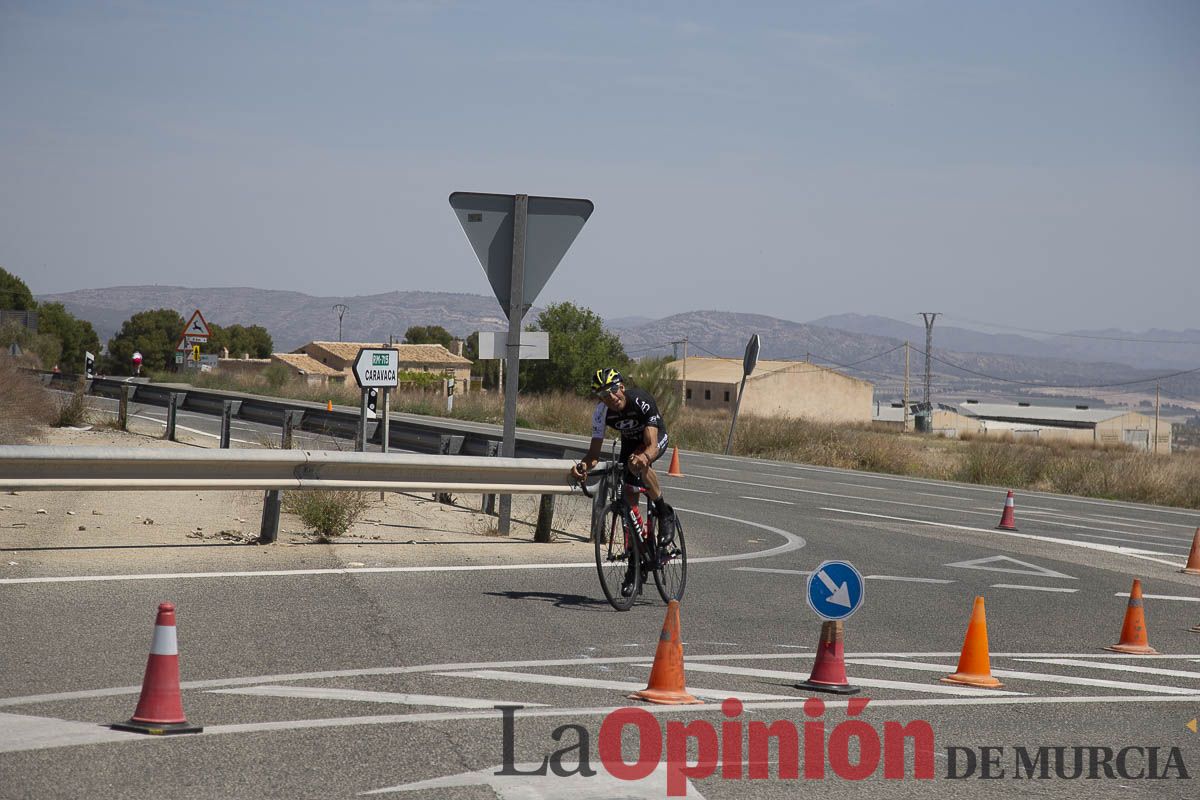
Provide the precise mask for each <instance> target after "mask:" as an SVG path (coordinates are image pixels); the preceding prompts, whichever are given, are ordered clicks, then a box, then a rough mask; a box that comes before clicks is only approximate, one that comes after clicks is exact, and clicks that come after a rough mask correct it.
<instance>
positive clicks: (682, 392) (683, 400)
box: [671, 336, 688, 408]
mask: <svg viewBox="0 0 1200 800" xmlns="http://www.w3.org/2000/svg"><path fill="white" fill-rule="evenodd" d="M677 344H681V345H683V364H682V366H683V377H682V379H681V381H680V386H679V405H680V407H681V408H682V407H686V406H687V345H688V339H687V337H686V336H685V337H683V338H682V339H676V340H675V341H673V342H671V347H672V348H674V347H675V345H677ZM675 356H676V357H678V356H679V351H678V350H675Z"/></svg>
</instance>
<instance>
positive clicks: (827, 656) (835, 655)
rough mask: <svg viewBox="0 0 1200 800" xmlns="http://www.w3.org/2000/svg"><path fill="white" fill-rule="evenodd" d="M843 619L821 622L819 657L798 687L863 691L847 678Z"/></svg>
mask: <svg viewBox="0 0 1200 800" xmlns="http://www.w3.org/2000/svg"><path fill="white" fill-rule="evenodd" d="M843 642H844V633H843V630H842V621H841V620H833V621H831V620H826V621H825V622H822V623H821V641H820V642H819V643H818V644H817V657H816V660H815V661H814V662H813V668H812V673H811V674H810V675H809V676H808V680H806V681H804V682H803V683H798V684H796V688H797V689H807V690H809V691H813V692H830V693H832V694H857V693H858V692H860V691H862V689H860V688H859V687H857V686H851V685H850V681H848V680H846V653H845V649H844V645H843Z"/></svg>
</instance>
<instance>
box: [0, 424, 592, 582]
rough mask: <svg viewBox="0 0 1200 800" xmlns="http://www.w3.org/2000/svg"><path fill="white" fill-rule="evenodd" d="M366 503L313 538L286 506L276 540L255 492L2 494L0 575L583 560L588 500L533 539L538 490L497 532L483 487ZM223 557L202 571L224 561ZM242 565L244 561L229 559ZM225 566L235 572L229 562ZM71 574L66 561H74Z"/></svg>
mask: <svg viewBox="0 0 1200 800" xmlns="http://www.w3.org/2000/svg"><path fill="white" fill-rule="evenodd" d="M40 444H45V445H59V446H61V445H66V446H80V447H122V448H149V447H157V448H172V447H187V446H188V445H186V444H179V443H174V442H169V441H165V440H163V439H159V438H152V437H149V436H144V435H139V434H136V433H125V432H122V431H118V430H114V429H111V428H104V427H100V428H92V429H88V430H76V429H68V428H53V429H50V430H48V431H46V434H45V436H44V438H43V439H42V440H41V442H40ZM366 495H367V497H368V499H369V503H370V506H369V508H368V510H367V511H366V513H365V514H363V516H362V518H361V519H360V520H359V521H358V522H357V523H356V524H355V525H354V526H353V527H352V528H351V530H350V531H349V532H347V534H345V535H343V536H341V537H338V538H337V539H336V540H334V541H333V542H332V543H318V542H317V541H316V540H315V538H314V537H313V536H312V535H311V533H310V532H309V531H306V530H305V527H304V525H303V523H302V522H301V521H300V519H299V518H298V517H296V516H294V515H292V514H288V513H284V514H283V515H282V517H281V519H280V527H279V537H278V540H277V543H276V544H274V545H268V546H259V545H257V544H255V540H256V539H257V537H258V531H259V525H260V522H261V517H262V503H263V493H262V492H258V491H238V492H218V491H205V492H197V491H103V492H101V491H93V492H33V491H26V490H21V491H19V492H15V493H14V492H0V576H3V577H6V578H13V577H22V576H23V575H26V574H32V575H41V574H46V573H48V572H50V571H52V570H54V569H55V566H56V565H58V566H59V567H68V566H69V565H72V564H73V565H74V566H75V567H76V568H82V567H84V566H88V567H89V568H94V569H97V570H99V571H102V572H105V573H107V572H110V571H113V570H114V569H120V570H122V571H125V570H128V571H140V570H141V569H146V568H150V566H151V565H153V568H155V569H163V568H166V569H170V568H171V565H172V564H173V563H175V562H178V563H177V564H176V566H179V567H180V568H183V567H185V566H186V565H189V564H191V565H193V566H194V565H195V562H196V561H197V559H203V558H204V557H205V556H206V555H207V554H213V555H217V554H218V548H220V549H222V550H223V549H227V548H230V547H234V548H238V549H240V550H252V551H253V552H254V553H255V556H254V557H253V558H252V559H251V561H252V563H255V564H259V565H262V566H264V567H265V566H266V565H275V566H278V567H281V568H287V566H288V565H289V564H292V563H295V564H297V565H301V564H303V565H304V566H311V565H312V564H313V563H314V562H315V563H319V564H330V565H335V566H336V565H338V564H343V565H347V566H404V565H414V566H417V565H454V564H471V565H479V564H481V563H535V562H551V563H552V562H569V561H587V560H590V559H591V557H592V546H591V544H590V543H589V542H588V541H587V529H588V523H589V519H590V502H591V501H589V500H587V499H586V498H583V497H581V496H571V497H559V498H556V502H555V518H554V535H553V541H551V542H550V543H548V544H538V543H535V542H534V541H533V523H534V521H535V520H536V518H537V500H538V498H537V497H526V496H515V497H514V498H513V508H514V510H513V526H512V528H513V531H512V534H511V535H510V536H507V537H502V536H498V535H497V534H496V533H495V528H496V518H495V517H492V516H488V515H486V514H483V513H480V512H479V511H478V509H479V508H480V505H481V498H480V496H479V495H455V496H454V498H453V499H454V503H453V504H452V505H445V504H442V503H438V502H436V501H435V500H434V499H433V497H432V495H413V494H401V493H395V492H388V493H375V492H368V493H366ZM220 555H221V558H215V559H212V565H211V567H210V568H214V569H220V568H224V566H223V560H222V559H225V558H227V556H228V554H227V553H223V554H220ZM235 561H238V562H241V561H242V559H240V558H239V559H235ZM228 568H229V569H241V568H242V567H240V566H235V565H234V564H233V563H230V564H229V565H228ZM72 571H73V570H72Z"/></svg>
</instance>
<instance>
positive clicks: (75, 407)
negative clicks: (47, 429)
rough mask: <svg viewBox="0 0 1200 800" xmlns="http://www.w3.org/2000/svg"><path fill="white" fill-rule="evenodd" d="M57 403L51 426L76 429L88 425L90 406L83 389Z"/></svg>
mask: <svg viewBox="0 0 1200 800" xmlns="http://www.w3.org/2000/svg"><path fill="white" fill-rule="evenodd" d="M56 402H57V404H58V406H57V409H56V410H55V412H54V415H53V419H52V420H51V422H50V424H51V425H53V426H54V427H56V428H76V427H79V426H81V425H86V424H87V421H88V405H87V398H86V397H85V396H84V394H83V388H82V387H81V388H79V389H76V390H75V391H74V392H72V393H71V394H70V395H68V396H67V397H66V398H63V399H59V400H57V401H56Z"/></svg>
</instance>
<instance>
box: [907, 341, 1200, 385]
mask: <svg viewBox="0 0 1200 800" xmlns="http://www.w3.org/2000/svg"><path fill="white" fill-rule="evenodd" d="M913 349H914V350H915V349H916V348H913ZM925 355H926V356H927V357H929V358H931V359H933V360H934V361H938V362H940V363H942V364H945V365H946V366H948V367H953V368H954V369H957V370H961V371H962V372H968V373H970V374H972V375H978V376H979V377H981V378H987V379H988V380H993V381H1001V382H1002V383H1015V384H1018V385H1021V386H1053V387H1056V388H1060V389H1107V388H1110V387H1114V386H1136V385H1138V384H1140V383H1153V382H1154V381H1161V380H1166V379H1168V378H1177V377H1179V376H1180V375H1190V374H1192V373H1196V372H1200V367H1195V368H1193V369H1185V370H1180V371H1179V372H1171V373H1168V374H1166V375H1154V376H1151V377H1149V378H1139V379H1138V380H1134V381H1121V382H1117V383H1095V384H1085V385H1075V384H1063V383H1053V384H1051V383H1046V382H1044V381H1042V382H1037V381H1019V380H1016V379H1015V378H1002V377H1000V376H999V375H989V374H987V373H986V372H979V371H977V370H973V369H970V368H968V367H963V366H959V365H958V364H955V363H954V362H953V361H947V360H945V359H944V358H938V357H937V356H935V355H932V354H929V353H926V354H925Z"/></svg>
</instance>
